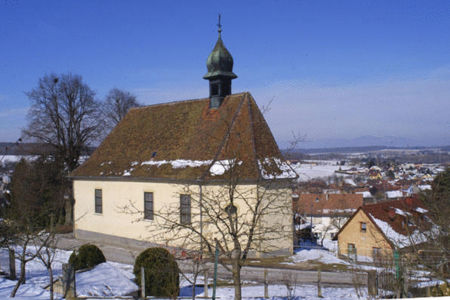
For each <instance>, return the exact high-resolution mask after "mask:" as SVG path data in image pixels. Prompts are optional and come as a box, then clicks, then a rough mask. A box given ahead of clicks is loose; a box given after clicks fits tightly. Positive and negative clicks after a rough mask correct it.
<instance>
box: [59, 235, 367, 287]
mask: <svg viewBox="0 0 450 300" xmlns="http://www.w3.org/2000/svg"><path fill="white" fill-rule="evenodd" d="M87 242H89V243H92V241H83V240H77V239H75V238H73V236H72V235H71V234H65V235H59V236H58V244H57V247H58V248H60V249H64V250H73V249H75V248H77V247H79V246H81V245H82V244H84V243H87ZM94 244H96V245H97V246H98V247H99V248H100V249H101V250H102V251H103V254H104V255H105V257H106V259H107V260H109V261H114V262H120V263H125V264H134V261H135V258H136V257H137V256H138V255H139V253H140V252H142V251H143V250H144V249H137V248H136V249H125V248H120V247H117V246H112V245H106V244H99V243H94ZM178 265H179V267H180V269H181V271H182V272H185V273H192V270H193V267H192V261H191V260H183V261H179V262H178ZM207 269H208V273H209V276H212V274H213V269H214V267H213V264H212V263H207ZM264 270H267V281H268V282H270V283H271V284H284V283H285V282H286V281H289V282H291V283H297V284H300V283H301V284H316V283H317V279H318V272H317V271H309V270H300V269H292V268H287V267H286V268H264V267H249V266H245V267H243V268H242V270H241V279H242V280H245V281H255V282H258V283H262V282H264ZM217 273H218V277H219V278H221V279H231V273H230V272H229V271H227V270H226V269H225V268H224V267H223V266H221V265H219V266H218V271H217ZM321 282H322V284H324V285H355V284H358V285H367V273H365V272H359V273H351V272H329V271H323V272H321Z"/></svg>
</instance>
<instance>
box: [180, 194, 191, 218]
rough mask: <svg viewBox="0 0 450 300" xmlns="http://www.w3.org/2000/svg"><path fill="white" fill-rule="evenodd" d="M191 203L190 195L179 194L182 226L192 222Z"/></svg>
mask: <svg viewBox="0 0 450 300" xmlns="http://www.w3.org/2000/svg"><path fill="white" fill-rule="evenodd" d="M186 200H187V202H186ZM191 203H192V202H191V195H189V194H180V224H182V225H189V224H191V222H192V211H191V209H192V204H191Z"/></svg>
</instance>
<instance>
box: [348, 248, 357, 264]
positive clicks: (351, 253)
mask: <svg viewBox="0 0 450 300" xmlns="http://www.w3.org/2000/svg"><path fill="white" fill-rule="evenodd" d="M347 255H348V257H349V258H351V259H355V260H356V247H355V244H348V245H347Z"/></svg>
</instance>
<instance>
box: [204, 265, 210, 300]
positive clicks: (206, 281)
mask: <svg viewBox="0 0 450 300" xmlns="http://www.w3.org/2000/svg"><path fill="white" fill-rule="evenodd" d="M208 280H209V278H208V269H205V275H204V280H203V289H204V293H203V295H204V296H205V298H208Z"/></svg>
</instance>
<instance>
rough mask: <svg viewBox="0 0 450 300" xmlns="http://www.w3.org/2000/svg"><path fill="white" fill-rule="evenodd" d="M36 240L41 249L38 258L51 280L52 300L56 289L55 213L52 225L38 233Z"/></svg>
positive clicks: (37, 254) (51, 221)
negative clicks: (54, 278)
mask: <svg viewBox="0 0 450 300" xmlns="http://www.w3.org/2000/svg"><path fill="white" fill-rule="evenodd" d="M35 242H36V243H37V245H36V246H35V247H36V248H38V247H40V248H39V249H40V251H38V252H36V256H37V258H38V259H39V260H40V261H41V262H42V264H43V265H44V266H45V268H46V269H47V272H48V275H49V282H50V300H53V299H54V289H53V266H52V264H53V261H54V260H55V256H56V244H57V237H56V232H55V227H54V221H53V215H52V216H51V218H50V226H49V229H48V231H47V232H45V233H42V234H38V235H37V236H36V239H35Z"/></svg>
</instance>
